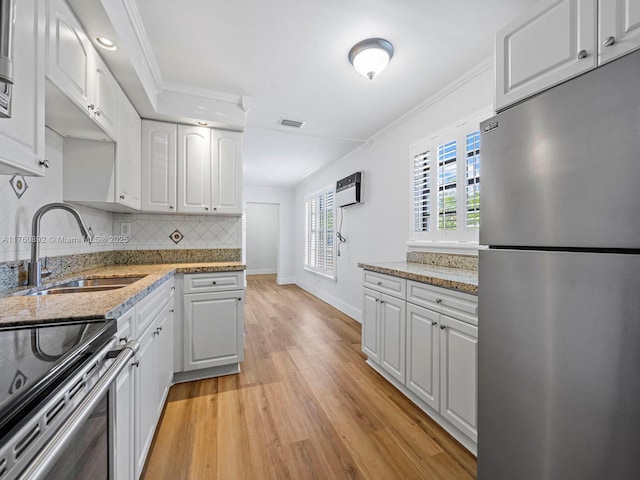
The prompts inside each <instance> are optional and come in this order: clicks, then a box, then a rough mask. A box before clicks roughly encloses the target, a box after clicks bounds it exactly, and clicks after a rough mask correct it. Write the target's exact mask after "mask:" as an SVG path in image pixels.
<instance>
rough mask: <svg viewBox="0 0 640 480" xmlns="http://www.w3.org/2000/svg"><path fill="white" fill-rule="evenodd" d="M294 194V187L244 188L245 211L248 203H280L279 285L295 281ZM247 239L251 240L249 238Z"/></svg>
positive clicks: (295, 235) (295, 236)
mask: <svg viewBox="0 0 640 480" xmlns="http://www.w3.org/2000/svg"><path fill="white" fill-rule="evenodd" d="M294 194H295V192H294V191H293V190H292V189H285V188H264V187H244V189H243V195H244V202H245V208H244V210H245V212H246V203H270V204H276V205H278V208H279V217H280V221H279V232H278V239H279V240H278V276H277V280H276V281H277V283H278V284H279V285H284V284H287V283H295V267H294V265H295V263H294V261H295V258H294V244H295V241H296V238H298V237H297V234H295V233H294V219H295V216H294ZM247 235H248V234H247ZM246 241H247V242H249V238H247V239H246Z"/></svg>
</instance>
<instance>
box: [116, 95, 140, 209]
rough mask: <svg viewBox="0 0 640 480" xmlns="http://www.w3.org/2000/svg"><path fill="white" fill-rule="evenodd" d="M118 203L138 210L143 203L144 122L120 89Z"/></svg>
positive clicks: (117, 160) (117, 166) (117, 167)
mask: <svg viewBox="0 0 640 480" xmlns="http://www.w3.org/2000/svg"><path fill="white" fill-rule="evenodd" d="M118 97H119V98H118V103H119V105H118V144H117V145H116V185H115V195H116V199H115V201H116V202H117V203H119V204H121V205H125V206H127V207H130V208H134V209H136V210H140V208H141V206H142V203H141V197H142V164H141V155H142V153H141V139H142V127H141V125H142V122H141V121H140V117H139V116H138V112H136V110H135V108H133V105H131V102H129V99H128V98H127V97H126V96H125V94H124V92H122V90H120V89H118Z"/></svg>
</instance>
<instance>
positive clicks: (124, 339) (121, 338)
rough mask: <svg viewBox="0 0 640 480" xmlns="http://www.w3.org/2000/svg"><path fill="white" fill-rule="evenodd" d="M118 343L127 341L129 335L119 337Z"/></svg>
mask: <svg viewBox="0 0 640 480" xmlns="http://www.w3.org/2000/svg"><path fill="white" fill-rule="evenodd" d="M119 341H120V343H129V335H125V336H124V337H120V338H119Z"/></svg>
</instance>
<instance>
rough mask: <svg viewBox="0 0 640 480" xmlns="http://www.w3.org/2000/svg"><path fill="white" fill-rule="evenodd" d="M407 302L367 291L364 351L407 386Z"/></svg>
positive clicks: (365, 294) (365, 293) (367, 289)
mask: <svg viewBox="0 0 640 480" xmlns="http://www.w3.org/2000/svg"><path fill="white" fill-rule="evenodd" d="M406 303H407V302H405V301H403V300H401V299H398V298H396V297H392V296H391V295H387V294H384V293H380V292H376V291H375V290H372V289H370V288H366V287H364V309H365V314H364V318H363V323H364V322H366V323H367V325H366V327H365V326H364V325H363V335H362V350H363V351H364V352H365V353H366V354H367V355H368V356H369V358H371V359H375V362H376V363H379V364H380V365H381V366H382V368H384V369H385V370H386V371H387V372H388V373H389V374H390V375H393V377H395V378H396V379H398V380H399V381H401V382H403V383H404V378H405V335H406V333H405V332H406V326H405V323H406Z"/></svg>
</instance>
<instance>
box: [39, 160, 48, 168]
mask: <svg viewBox="0 0 640 480" xmlns="http://www.w3.org/2000/svg"><path fill="white" fill-rule="evenodd" d="M38 163H39V164H40V165H42V166H43V167H44V168H49V167H50V166H51V164H50V163H49V160H47V159H46V158H45V159H44V160H40V161H39V162H38Z"/></svg>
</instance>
